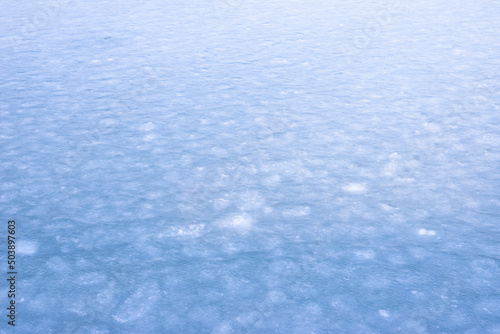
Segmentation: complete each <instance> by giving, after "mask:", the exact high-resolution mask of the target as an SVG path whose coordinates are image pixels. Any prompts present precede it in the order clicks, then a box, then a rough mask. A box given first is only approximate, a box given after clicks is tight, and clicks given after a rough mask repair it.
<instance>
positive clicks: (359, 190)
mask: <svg viewBox="0 0 500 334" xmlns="http://www.w3.org/2000/svg"><path fill="white" fill-rule="evenodd" d="M342 190H344V191H347V192H348V193H351V194H363V193H365V192H366V185H365V184H363V183H349V184H346V185H345V186H343V187H342Z"/></svg>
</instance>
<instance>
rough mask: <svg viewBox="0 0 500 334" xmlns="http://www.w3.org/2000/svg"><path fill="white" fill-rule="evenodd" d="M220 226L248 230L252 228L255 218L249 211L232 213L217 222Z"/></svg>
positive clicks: (241, 230)
mask: <svg viewBox="0 0 500 334" xmlns="http://www.w3.org/2000/svg"><path fill="white" fill-rule="evenodd" d="M217 224H218V225H219V226H220V227H223V228H227V229H232V230H236V231H239V232H246V231H248V230H250V229H251V228H252V224H253V219H252V217H250V215H249V214H247V213H242V214H236V215H231V216H228V217H225V218H223V219H221V220H219V221H218V222H217Z"/></svg>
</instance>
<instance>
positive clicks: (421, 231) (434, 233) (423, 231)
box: [418, 228, 436, 235]
mask: <svg viewBox="0 0 500 334" xmlns="http://www.w3.org/2000/svg"><path fill="white" fill-rule="evenodd" d="M418 234H419V235H436V231H433V230H426V229H425V228H421V229H420V230H418Z"/></svg>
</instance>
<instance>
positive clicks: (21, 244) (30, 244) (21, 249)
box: [16, 240, 38, 255]
mask: <svg viewBox="0 0 500 334" xmlns="http://www.w3.org/2000/svg"><path fill="white" fill-rule="evenodd" d="M37 251H38V243H37V242H35V241H27V240H19V241H18V242H17V247H16V252H17V253H18V254H23V255H33V254H35V253H36V252H37Z"/></svg>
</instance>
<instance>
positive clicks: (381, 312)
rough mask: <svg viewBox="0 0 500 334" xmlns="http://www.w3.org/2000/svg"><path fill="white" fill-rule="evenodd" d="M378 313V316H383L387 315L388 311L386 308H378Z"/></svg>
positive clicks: (386, 316)
mask: <svg viewBox="0 0 500 334" xmlns="http://www.w3.org/2000/svg"><path fill="white" fill-rule="evenodd" d="M378 314H380V316H382V317H384V318H388V317H389V312H387V311H386V310H378Z"/></svg>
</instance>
